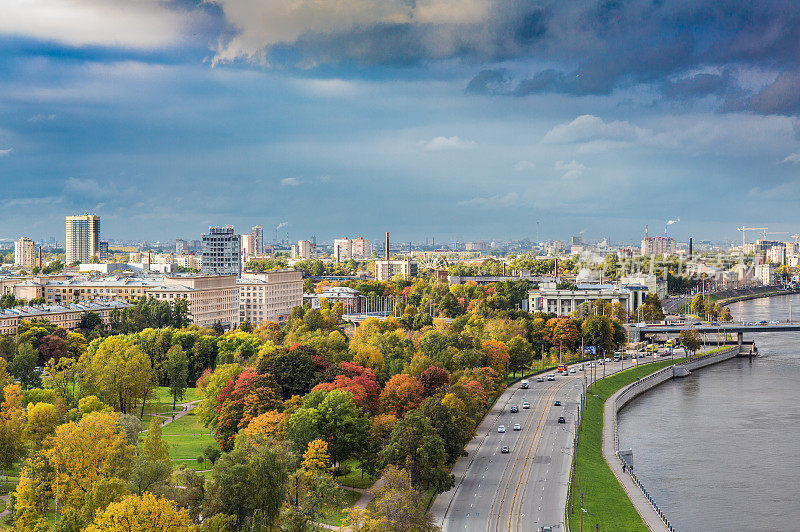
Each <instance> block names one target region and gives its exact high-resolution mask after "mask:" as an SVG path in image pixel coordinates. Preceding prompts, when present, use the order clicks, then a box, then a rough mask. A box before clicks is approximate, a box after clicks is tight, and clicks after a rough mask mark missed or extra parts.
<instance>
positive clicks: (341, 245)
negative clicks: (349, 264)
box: [333, 236, 353, 262]
mask: <svg viewBox="0 0 800 532" xmlns="http://www.w3.org/2000/svg"><path fill="white" fill-rule="evenodd" d="M333 258H334V259H336V262H342V261H345V260H348V259H351V258H353V241H352V240H350V239H349V238H347V237H346V236H345V237H342V238H337V239H335V240H334V241H333Z"/></svg>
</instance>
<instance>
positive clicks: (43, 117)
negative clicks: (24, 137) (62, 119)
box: [28, 114, 56, 124]
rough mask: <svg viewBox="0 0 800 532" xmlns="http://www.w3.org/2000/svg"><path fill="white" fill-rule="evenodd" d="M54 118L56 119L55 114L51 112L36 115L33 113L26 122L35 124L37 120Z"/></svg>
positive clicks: (42, 120)
mask: <svg viewBox="0 0 800 532" xmlns="http://www.w3.org/2000/svg"><path fill="white" fill-rule="evenodd" d="M55 119H56V115H53V114H50V115H46V114H37V115H33V116H32V117H30V118H29V119H28V122H31V123H32V124H35V123H37V122H49V121H51V120H55Z"/></svg>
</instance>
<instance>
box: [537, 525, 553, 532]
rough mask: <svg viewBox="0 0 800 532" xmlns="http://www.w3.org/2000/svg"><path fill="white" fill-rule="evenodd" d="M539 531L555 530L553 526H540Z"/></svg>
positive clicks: (548, 531) (551, 531) (550, 531)
mask: <svg viewBox="0 0 800 532" xmlns="http://www.w3.org/2000/svg"><path fill="white" fill-rule="evenodd" d="M539 532H553V527H552V526H540V527H539Z"/></svg>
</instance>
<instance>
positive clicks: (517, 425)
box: [514, 423, 522, 430]
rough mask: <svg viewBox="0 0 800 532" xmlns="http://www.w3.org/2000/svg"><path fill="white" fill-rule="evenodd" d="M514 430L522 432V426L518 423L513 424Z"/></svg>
mask: <svg viewBox="0 0 800 532" xmlns="http://www.w3.org/2000/svg"><path fill="white" fill-rule="evenodd" d="M514 430H522V425H520V424H519V423H514Z"/></svg>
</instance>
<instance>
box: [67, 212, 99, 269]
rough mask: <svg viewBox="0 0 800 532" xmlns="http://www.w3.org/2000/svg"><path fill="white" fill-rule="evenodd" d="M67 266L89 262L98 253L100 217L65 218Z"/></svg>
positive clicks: (89, 215) (80, 216)
mask: <svg viewBox="0 0 800 532" xmlns="http://www.w3.org/2000/svg"><path fill="white" fill-rule="evenodd" d="M66 248H67V264H72V263H75V262H89V259H91V258H92V257H94V256H95V255H97V254H98V253H100V217H99V216H95V215H94V214H82V215H77V216H67V240H66Z"/></svg>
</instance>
